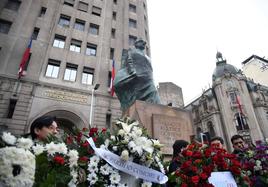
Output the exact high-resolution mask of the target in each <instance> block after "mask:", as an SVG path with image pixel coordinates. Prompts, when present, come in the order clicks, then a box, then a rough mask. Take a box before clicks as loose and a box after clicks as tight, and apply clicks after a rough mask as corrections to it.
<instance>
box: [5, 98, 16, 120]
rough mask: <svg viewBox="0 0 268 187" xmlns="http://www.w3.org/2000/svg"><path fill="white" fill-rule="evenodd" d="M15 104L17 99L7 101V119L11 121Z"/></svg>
mask: <svg viewBox="0 0 268 187" xmlns="http://www.w3.org/2000/svg"><path fill="white" fill-rule="evenodd" d="M16 104H17V99H10V100H9V106H8V113H7V118H9V119H11V118H12V117H13V114H14V111H15V108H16Z"/></svg>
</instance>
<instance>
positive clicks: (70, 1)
mask: <svg viewBox="0 0 268 187" xmlns="http://www.w3.org/2000/svg"><path fill="white" fill-rule="evenodd" d="M63 4H65V5H67V6H71V7H73V6H74V0H64V3H63Z"/></svg>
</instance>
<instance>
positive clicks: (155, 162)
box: [107, 118, 165, 186]
mask: <svg viewBox="0 0 268 187" xmlns="http://www.w3.org/2000/svg"><path fill="white" fill-rule="evenodd" d="M114 130H115V133H114V134H115V135H114V136H111V138H110V139H109V141H108V142H107V144H108V149H109V150H110V151H112V152H114V153H115V154H117V155H119V156H121V158H122V159H123V160H129V161H132V162H134V163H137V164H140V165H143V166H146V167H148V168H152V169H155V170H158V171H160V172H162V173H165V170H164V167H163V164H162V163H163V160H162V153H161V151H160V148H161V147H162V144H160V142H159V141H158V140H155V139H152V138H150V137H149V136H148V134H147V132H146V129H145V128H143V127H141V126H140V124H139V122H138V121H135V120H131V119H130V118H123V119H119V120H117V121H116V123H115V129H114ZM142 185H143V186H150V185H152V184H151V183H150V182H147V181H143V184H142Z"/></svg>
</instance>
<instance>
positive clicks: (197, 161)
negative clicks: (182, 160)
mask: <svg viewBox="0 0 268 187" xmlns="http://www.w3.org/2000/svg"><path fill="white" fill-rule="evenodd" d="M201 162H202V160H201V159H196V160H195V161H194V163H195V164H200V163H201Z"/></svg>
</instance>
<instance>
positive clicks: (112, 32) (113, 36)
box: [111, 29, 115, 38]
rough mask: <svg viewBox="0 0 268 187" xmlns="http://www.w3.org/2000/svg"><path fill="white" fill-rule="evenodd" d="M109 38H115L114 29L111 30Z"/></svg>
mask: <svg viewBox="0 0 268 187" xmlns="http://www.w3.org/2000/svg"><path fill="white" fill-rule="evenodd" d="M111 36H112V38H115V29H112V31H111Z"/></svg>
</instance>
